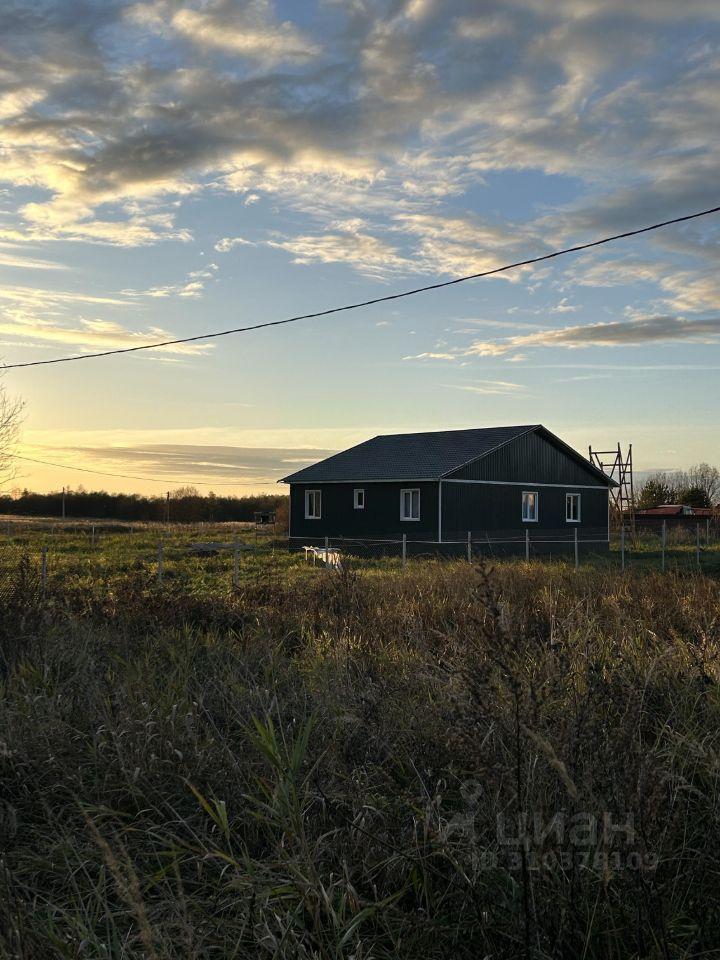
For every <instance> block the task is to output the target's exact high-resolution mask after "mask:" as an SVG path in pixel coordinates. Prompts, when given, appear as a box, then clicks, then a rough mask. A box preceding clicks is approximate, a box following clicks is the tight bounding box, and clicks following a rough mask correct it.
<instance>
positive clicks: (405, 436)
mask: <svg viewBox="0 0 720 960" xmlns="http://www.w3.org/2000/svg"><path fill="white" fill-rule="evenodd" d="M534 430H542V431H543V433H544V434H545V435H546V436H550V437H552V439H553V440H554V441H555V442H556V443H558V444H559V445H560V446H561V447H562V448H563V449H564V451H565V452H566V453H567V454H568V456H572V457H573V458H575V459H577V460H578V461H582V463H583V465H584V466H585V467H587V468H588V470H589V471H590V472H592V473H595V474H596V475H597V476H598V479H600V478H602V479H603V480H604V481H605V482H606V483H607V484H608V486H615V484H614V483H613V481H611V480H610V478H609V477H607V476H606V475H605V474H604V473H602V471H601V470H599V469H598V468H597V467H595V466H593V464H591V463H590V462H589V461H587V460H585V459H584V458H583V457H581V456H580V454H579V453H577V452H576V451H575V450H573V449H572V448H571V447H568V446H567V444H565V443H563V441H561V440H560V438H559V437H556V436H555V435H554V434H552V433H550V431H549V430H546V429H545V427H543V426H542V425H541V424H537V423H535V424H530V425H525V426H517V427H483V428H480V429H475V430H439V431H434V432H432V433H396V434H389V435H387V436H380V437H373V438H372V440H365V441H364V443H359V444H358V445H357V446H355V447H350V449H349V450H343V451H342V452H341V453H336V454H334V456H332V457H327V459H325V460H320V461H319V462H318V463H314V464H313V465H312V466H310V467H305V468H304V469H303V470H298V471H297V472H296V473H291V474H290V475H289V476H287V477H283V479H282V480H281V481H280V482H281V483H331V482H342V481H355V480H358V481H371V480H390V481H392V480H413V481H418V480H441V479H442V478H443V477H446V476H447V475H448V474H449V473H452V472H453V471H455V470H458V469H459V468H460V467H462V466H464V465H465V464H467V463H471V462H472V461H473V460H477V459H479V458H480V457H484V456H486V455H487V454H488V453H491V452H492V451H493V450H497V449H498V447H502V446H503V445H504V444H506V443H510V442H511V441H512V440H516V439H517V438H518V437H521V436H522V435H523V434H525V433H531V432H532V431H534Z"/></svg>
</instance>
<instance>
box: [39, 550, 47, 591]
mask: <svg viewBox="0 0 720 960" xmlns="http://www.w3.org/2000/svg"><path fill="white" fill-rule="evenodd" d="M47 555H48V548H47V547H43V548H42V550H41V551H40V556H41V559H40V584H41V586H42V592H43V593H45V588H46V587H47Z"/></svg>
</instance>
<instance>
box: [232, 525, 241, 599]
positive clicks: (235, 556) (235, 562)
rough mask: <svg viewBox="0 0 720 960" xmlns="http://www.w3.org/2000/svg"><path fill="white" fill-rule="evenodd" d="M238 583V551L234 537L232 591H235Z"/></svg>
mask: <svg viewBox="0 0 720 960" xmlns="http://www.w3.org/2000/svg"><path fill="white" fill-rule="evenodd" d="M239 582H240V551H239V550H238V542H237V537H236V538H235V541H234V543H233V575H232V585H233V589H235V590H237V587H238V583H239Z"/></svg>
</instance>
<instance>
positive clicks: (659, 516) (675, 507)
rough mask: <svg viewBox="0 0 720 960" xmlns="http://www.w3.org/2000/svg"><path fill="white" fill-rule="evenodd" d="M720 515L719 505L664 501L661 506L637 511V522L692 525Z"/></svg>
mask: <svg viewBox="0 0 720 960" xmlns="http://www.w3.org/2000/svg"><path fill="white" fill-rule="evenodd" d="M719 515H720V512H719V511H718V508H717V507H689V506H688V505H687V504H685V503H662V504H660V506H659V507H645V508H644V509H642V510H636V511H635V523H636V525H638V526H640V527H661V526H662V524H663V521H665V523H666V524H668V525H670V526H691V525H693V524H695V523H698V522H699V521H702V522H703V523H704V522H705V521H706V520H712V519H713V518H714V517H717V516H719Z"/></svg>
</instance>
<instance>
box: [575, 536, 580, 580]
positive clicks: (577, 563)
mask: <svg viewBox="0 0 720 960" xmlns="http://www.w3.org/2000/svg"><path fill="white" fill-rule="evenodd" d="M574 532H575V572H576V573H577V571H578V570H579V569H580V547H579V546H578V528H577V527H575V528H574Z"/></svg>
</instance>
